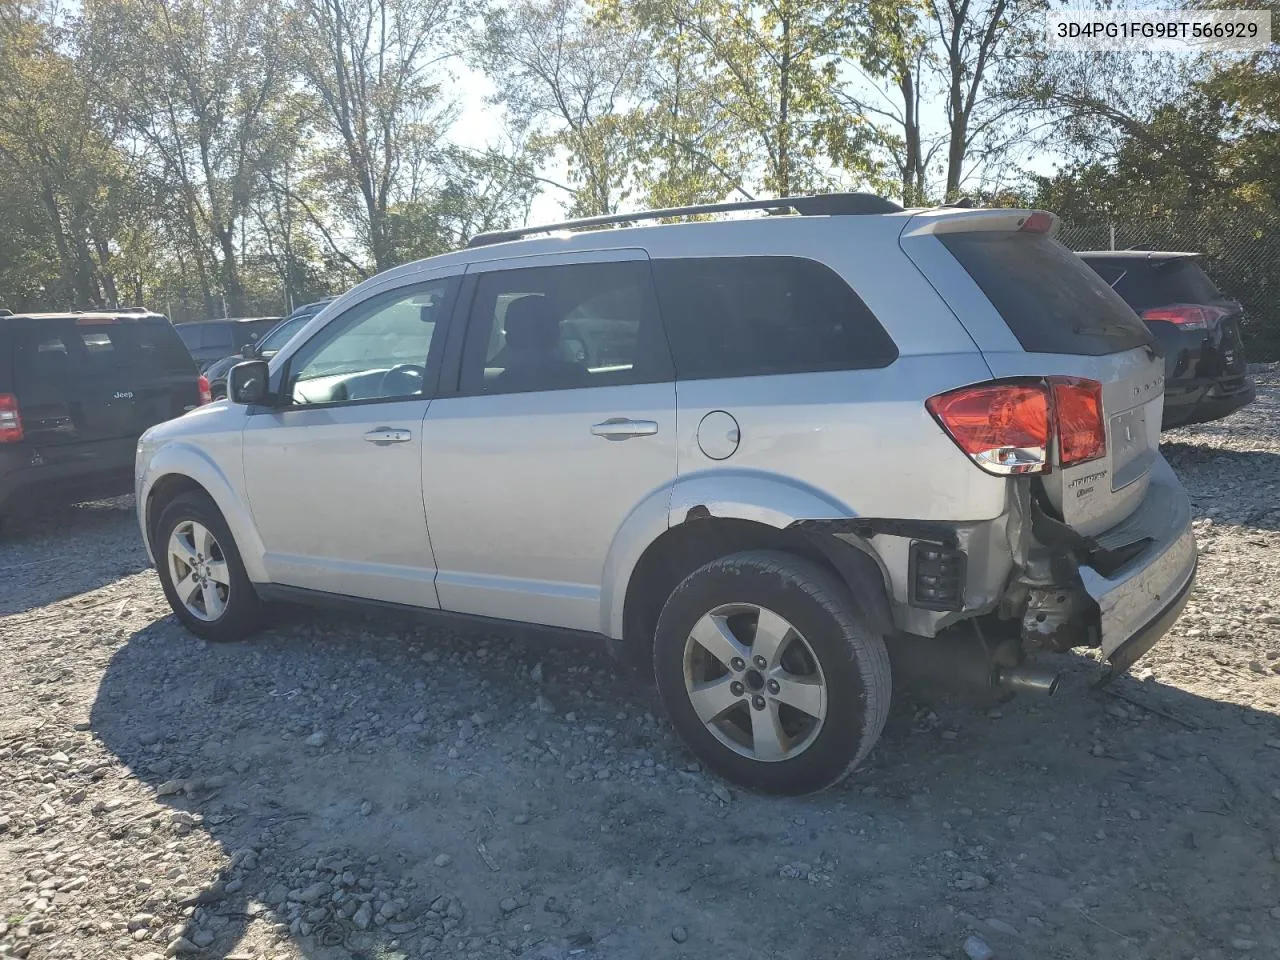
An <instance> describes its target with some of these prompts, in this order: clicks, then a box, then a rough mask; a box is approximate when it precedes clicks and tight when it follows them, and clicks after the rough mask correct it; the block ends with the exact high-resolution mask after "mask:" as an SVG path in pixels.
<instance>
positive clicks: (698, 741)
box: [653, 550, 891, 795]
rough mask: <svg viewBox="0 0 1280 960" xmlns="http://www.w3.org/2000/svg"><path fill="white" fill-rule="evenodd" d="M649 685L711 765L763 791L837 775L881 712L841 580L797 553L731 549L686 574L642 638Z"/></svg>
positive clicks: (875, 675)
mask: <svg viewBox="0 0 1280 960" xmlns="http://www.w3.org/2000/svg"><path fill="white" fill-rule="evenodd" d="M653 656H654V672H655V674H656V676H657V681H658V692H659V694H660V695H661V697H662V700H663V703H664V705H665V706H666V709H667V713H668V715H669V716H670V717H671V721H672V723H673V724H674V725H675V728H676V730H677V731H678V732H679V733H680V735H681V736H682V737H683V738H684V740H685V742H686V743H688V745H689V747H690V748H691V749H692V750H693V752H694V753H695V754H697V755H698V757H699V758H700V759H701V760H702V762H703V763H704V764H705V765H706V766H707V767H708V768H709V769H711V770H712V771H714V772H715V773H717V774H719V775H720V776H722V777H724V778H725V779H726V780H729V781H731V782H733V783H735V784H738V785H740V786H743V787H748V788H750V789H755V790H762V791H765V792H767V793H779V794H793V795H794V794H804V793H812V792H814V791H817V790H822V789H824V788H826V787H829V786H831V785H832V784H834V783H836V782H838V781H839V780H841V779H842V778H843V777H845V776H846V775H847V774H848V773H849V772H850V771H852V770H853V768H854V767H856V766H857V765H858V764H859V763H860V762H862V760H863V759H864V758H865V757H866V756H867V754H868V753H869V752H870V750H871V747H872V746H873V745H874V744H875V742H876V740H877V739H878V738H879V736H880V732H881V730H883V729H884V723H885V719H886V718H887V716H888V713H889V700H890V693H891V683H890V676H889V656H888V652H887V651H886V650H885V645H884V640H883V639H882V638H881V637H880V636H879V635H878V634H876V633H874V632H872V631H871V630H870V629H868V628H867V626H866V624H865V621H864V620H863V618H862V617H861V616H860V615H859V613H858V611H857V608H856V607H855V606H854V603H853V598H852V597H851V596H850V594H849V591H848V589H847V588H846V587H845V586H844V584H842V583H841V582H840V581H839V580H838V579H837V578H836V577H835V576H833V575H832V574H831V573H829V572H827V571H826V570H825V569H823V568H822V567H820V566H818V565H817V564H815V563H813V562H811V561H809V560H806V559H804V558H802V557H797V556H793V555H791V554H787V553H782V552H778V551H771V550H759V551H750V552H745V553H737V554H733V555H731V556H728V557H723V558H721V559H719V560H715V561H713V562H711V563H709V564H707V565H706V566H703V567H700V568H699V569H698V570H695V571H694V572H693V573H691V574H690V575H689V576H688V577H686V578H685V580H684V581H683V582H682V583H681V584H680V586H678V587H677V588H676V589H675V591H674V592H673V593H672V594H671V596H670V598H668V600H667V603H666V605H665V606H664V607H663V610H662V614H661V616H660V617H659V619H658V629H657V633H656V636H655V638H654V652H653Z"/></svg>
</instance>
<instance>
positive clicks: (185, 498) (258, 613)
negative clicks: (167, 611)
mask: <svg viewBox="0 0 1280 960" xmlns="http://www.w3.org/2000/svg"><path fill="white" fill-rule="evenodd" d="M190 521H195V522H197V523H200V524H203V525H204V526H205V527H207V528H208V529H209V531H210V532H211V533H212V534H213V536H214V538H215V539H216V540H217V543H218V547H219V548H220V549H221V552H222V556H223V560H224V561H225V563H226V565H227V572H228V574H229V575H230V576H229V580H230V583H229V587H230V589H229V591H228V595H227V597H226V609H225V610H223V611H222V614H221V615H220V616H219V617H218V618H217V619H216V620H201V619H200V618H199V617H196V616H194V615H193V614H192V613H191V612H190V611H189V610H188V609H187V608H186V606H185V605H184V604H183V602H182V601H181V600H180V599H179V598H178V593H177V590H176V589H175V587H174V583H173V577H172V573H171V571H170V567H169V562H168V553H167V552H166V551H167V549H168V543H169V538H170V536H172V534H173V531H174V529H175V528H176V527H178V526H179V525H180V524H184V523H187V522H190ZM152 550H153V552H154V553H155V558H156V571H157V572H158V573H159V575H160V584H161V586H162V587H163V588H164V595H165V599H166V600H168V601H169V606H170V607H171V608H172V609H173V612H174V614H175V615H176V616H177V617H178V619H179V620H181V621H182V624H183V626H185V627H186V628H187V629H188V630H190V631H191V632H192V633H194V634H195V635H196V636H198V637H203V638H204V639H205V640H210V641H213V642H215V643H228V642H231V641H235V640H243V639H245V638H247V637H250V636H252V635H253V634H254V633H255V632H256V631H257V630H258V629H259V628H260V627H261V625H262V619H263V606H262V601H261V600H260V599H259V598H258V594H257V591H256V590H254V588H253V584H252V583H250V582H249V577H248V575H247V574H246V573H245V569H244V562H243V561H242V560H241V559H240V551H239V550H238V549H237V547H236V542H235V538H234V537H232V536H231V530H230V528H229V527H228V526H227V523H226V521H225V520H224V519H223V518H222V513H221V511H220V510H218V507H217V505H216V504H215V503H214V502H213V500H212V499H211V498H210V497H209V496H208V495H207V494H204V493H194V492H192V493H184V494H181V495H179V496H177V497H174V499H173V500H172V501H171V502H170V503H169V504H168V505H167V506H166V507H165V508H164V510H162V511H161V513H160V519H159V520H158V521H156V526H155V539H154V540H153V541H152Z"/></svg>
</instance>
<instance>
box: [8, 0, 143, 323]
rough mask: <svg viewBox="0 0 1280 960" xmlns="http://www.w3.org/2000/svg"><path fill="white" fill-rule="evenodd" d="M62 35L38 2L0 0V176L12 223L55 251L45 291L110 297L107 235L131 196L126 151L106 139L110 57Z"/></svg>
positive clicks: (61, 296)
mask: <svg viewBox="0 0 1280 960" xmlns="http://www.w3.org/2000/svg"><path fill="white" fill-rule="evenodd" d="M70 41H71V38H70V37H69V36H68V31H67V30H66V29H65V28H63V27H61V26H60V25H58V24H57V23H55V22H54V21H53V20H52V19H50V18H49V17H48V16H47V15H46V14H45V12H44V11H42V10H40V9H38V8H29V7H27V6H25V5H23V4H20V3H16V2H13V0H6V2H4V3H3V4H2V5H0V74H3V75H4V76H5V77H6V82H5V83H6V89H5V95H4V96H3V97H0V177H2V178H3V179H4V180H5V181H6V183H7V185H8V187H9V190H10V193H9V196H10V197H11V198H12V202H13V203H14V208H12V214H11V215H12V216H13V219H14V222H15V224H25V225H26V226H27V228H28V229H30V230H32V231H33V232H36V231H38V232H39V233H40V234H43V236H41V237H39V238H38V239H37V240H36V241H35V246H36V248H44V249H50V248H51V249H52V250H53V251H54V252H55V254H56V257H57V263H58V273H57V280H56V281H55V282H54V283H53V285H52V288H51V289H47V290H46V293H47V295H48V296H49V297H50V298H51V299H54V300H55V301H59V300H60V301H62V302H64V303H68V304H79V305H82V306H87V305H89V304H92V303H104V302H105V303H114V302H115V300H116V289H115V279H114V276H113V273H112V264H111V260H112V256H113V252H114V251H113V245H114V242H115V241H116V239H117V237H118V235H119V234H120V233H121V232H122V230H125V229H127V227H126V224H127V223H128V218H129V215H130V213H131V212H132V208H133V205H134V203H135V201H136V200H137V193H136V190H135V182H134V180H133V176H132V171H131V170H130V168H129V167H130V163H129V158H128V157H127V155H126V154H125V153H124V152H123V150H122V149H121V148H120V147H119V146H118V145H117V143H116V142H115V139H114V137H115V135H116V134H117V133H118V124H117V123H116V122H115V118H114V117H113V115H112V113H111V111H110V110H109V109H107V108H106V107H105V106H104V104H103V98H102V96H101V90H102V89H103V88H104V87H108V86H109V85H110V84H111V83H112V78H113V77H114V75H115V74H116V73H118V62H117V63H114V64H113V63H111V62H110V61H109V60H108V59H107V58H104V57H94V56H88V55H82V56H74V54H75V53H76V52H77V51H76V50H75V49H74V47H73V46H72V44H71V42H70ZM6 213H9V210H6ZM4 219H5V221H6V223H7V222H8V221H9V216H6V217H5V218H4ZM21 259H23V260H26V259H28V255H25V254H24V255H23V256H22V258H21Z"/></svg>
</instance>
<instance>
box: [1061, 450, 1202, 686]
mask: <svg viewBox="0 0 1280 960" xmlns="http://www.w3.org/2000/svg"><path fill="white" fill-rule="evenodd" d="M1096 539H1097V540H1098V541H1099V543H1100V544H1101V545H1102V546H1103V547H1108V548H1110V547H1119V546H1121V545H1123V544H1126V543H1134V542H1137V541H1141V540H1145V541H1147V542H1148V545H1147V547H1146V549H1144V550H1143V551H1142V552H1141V553H1139V554H1138V555H1137V556H1135V557H1133V558H1132V559H1131V560H1129V561H1128V562H1127V563H1126V564H1125V565H1124V566H1123V567H1121V568H1120V569H1118V570H1108V571H1107V572H1106V573H1105V574H1104V573H1102V572H1100V571H1099V570H1097V569H1096V568H1094V567H1092V566H1090V565H1088V564H1084V563H1082V564H1081V565H1080V567H1079V573H1080V580H1081V583H1082V584H1083V586H1084V589H1085V592H1086V593H1088V594H1089V596H1090V597H1091V598H1092V599H1093V601H1094V602H1095V603H1096V604H1097V606H1098V615H1099V628H1100V630H1099V633H1100V637H1099V639H1100V641H1101V647H1102V653H1103V656H1105V657H1106V658H1107V660H1108V661H1110V663H1111V665H1112V668H1113V670H1115V671H1121V670H1125V669H1127V668H1128V667H1129V666H1131V665H1132V664H1133V663H1134V662H1135V661H1136V660H1137V659H1138V658H1139V657H1141V656H1142V655H1143V654H1144V653H1146V652H1147V651H1148V650H1149V649H1151V647H1152V646H1153V645H1154V644H1155V643H1156V641H1157V640H1159V639H1160V638H1161V637H1162V636H1164V634H1165V633H1167V632H1168V630H1169V628H1170V627H1171V626H1172V625H1173V622H1174V621H1175V620H1176V619H1177V618H1178V614H1179V613H1181V612H1182V608H1183V606H1184V605H1185V604H1186V602H1187V597H1188V596H1189V595H1190V593H1191V589H1192V587H1193V586H1194V583H1195V574H1196V561H1197V557H1198V550H1197V548H1196V541H1195V535H1194V534H1193V533H1192V530H1191V502H1190V500H1189V499H1188V497H1187V494H1186V491H1185V490H1184V489H1183V487H1182V484H1181V483H1180V482H1179V481H1178V478H1177V476H1176V475H1175V474H1174V472H1173V469H1172V468H1171V467H1170V466H1169V465H1168V463H1166V462H1165V460H1164V458H1163V457H1160V458H1158V459H1157V460H1156V463H1155V465H1154V467H1153V468H1152V471H1151V476H1150V484H1149V487H1148V490H1147V495H1146V497H1145V498H1144V499H1143V502H1142V505H1141V506H1140V507H1139V508H1138V509H1137V510H1136V511H1134V513H1133V514H1132V515H1131V516H1130V517H1128V518H1127V519H1126V520H1125V521H1124V522H1123V523H1120V524H1118V525H1117V526H1116V527H1114V528H1113V529H1111V530H1108V531H1107V532H1106V533H1105V534H1103V535H1101V536H1099V537H1097V538H1096Z"/></svg>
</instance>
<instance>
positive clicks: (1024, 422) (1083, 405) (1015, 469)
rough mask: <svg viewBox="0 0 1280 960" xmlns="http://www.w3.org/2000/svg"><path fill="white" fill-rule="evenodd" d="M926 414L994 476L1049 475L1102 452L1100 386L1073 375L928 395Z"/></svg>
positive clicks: (1103, 426)
mask: <svg viewBox="0 0 1280 960" xmlns="http://www.w3.org/2000/svg"><path fill="white" fill-rule="evenodd" d="M925 406H926V407H927V408H928V410H929V412H930V413H932V414H933V416H934V417H935V418H936V419H937V421H938V423H939V424H940V425H941V426H942V428H943V429H944V430H945V431H946V432H947V434H948V435H949V436H950V437H951V439H952V440H954V441H955V442H956V445H957V446H958V447H959V448H960V449H961V450H963V451H964V452H965V453H967V454H968V455H969V457H970V459H972V460H973V462H974V463H976V464H977V465H978V466H979V467H981V468H982V469H983V470H985V471H987V472H988V473H994V474H997V475H998V476H1009V475H1012V474H1025V473H1048V472H1049V470H1050V469H1051V466H1052V465H1051V463H1050V460H1049V451H1050V449H1051V447H1052V445H1053V442H1054V441H1055V440H1056V441H1057V442H1058V462H1059V464H1060V465H1061V466H1064V467H1066V466H1070V465H1072V464H1075V463H1083V462H1085V461H1086V460H1095V459H1097V458H1098V457H1101V456H1104V455H1105V454H1106V452H1107V434H1106V424H1105V423H1104V422H1103V418H1102V384H1100V383H1097V382H1096V381H1093V380H1080V379H1076V378H1074V377H1048V378H1046V379H1044V380H1037V381H1033V382H1013V383H984V384H978V385H976V386H972V387H961V388H960V389H959V390H952V391H950V392H948V393H943V394H939V395H938V396H936V397H931V398H929V400H927V401H926V402H925Z"/></svg>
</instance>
